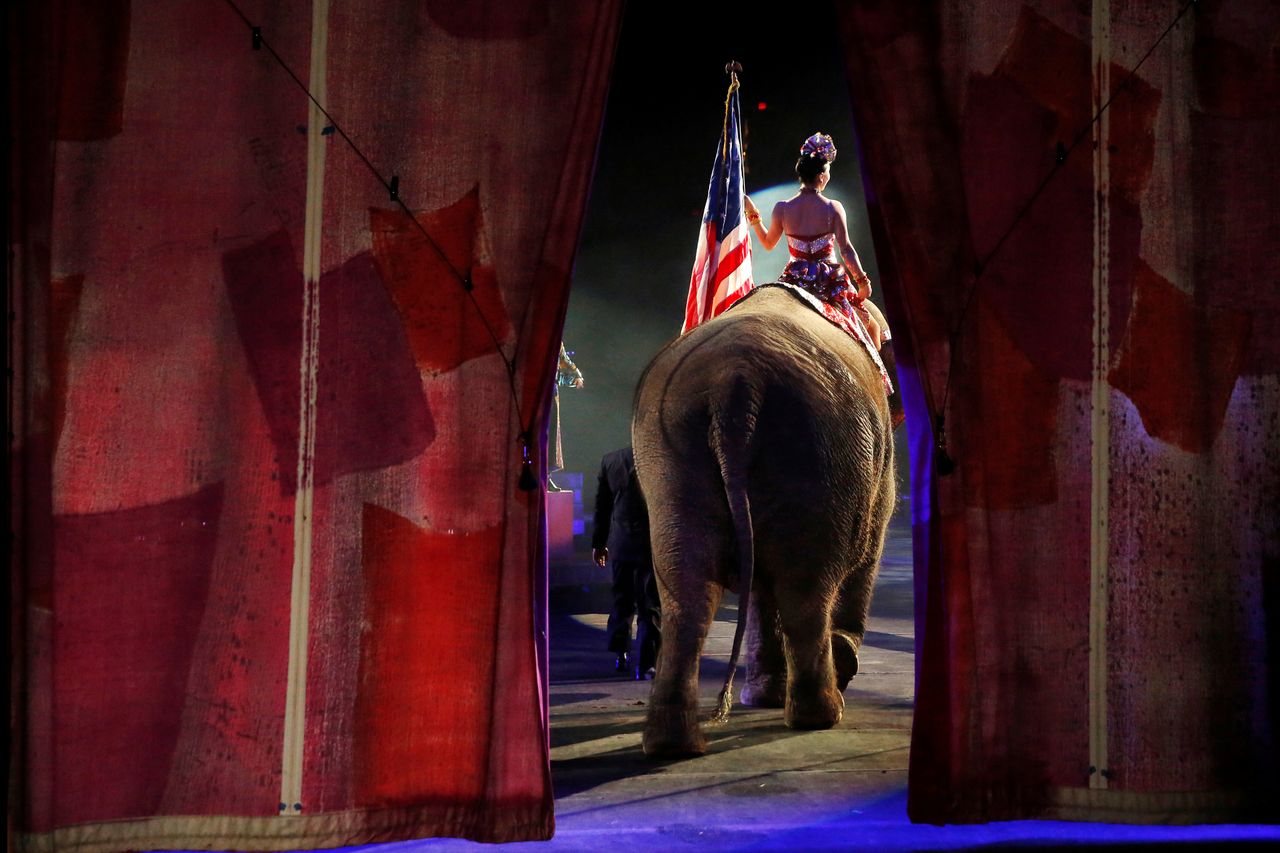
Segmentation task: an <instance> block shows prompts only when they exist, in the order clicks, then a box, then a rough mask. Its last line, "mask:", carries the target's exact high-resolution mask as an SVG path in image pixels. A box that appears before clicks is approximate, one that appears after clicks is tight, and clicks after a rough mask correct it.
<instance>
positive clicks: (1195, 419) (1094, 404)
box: [839, 0, 1280, 823]
mask: <svg viewBox="0 0 1280 853" xmlns="http://www.w3.org/2000/svg"><path fill="white" fill-rule="evenodd" d="M1185 5H1186V4H1184V3H1181V2H1165V3H1154V4H1153V3H1149V2H1137V0H1094V2H1093V3H1092V4H1090V3H1084V4H1081V3H1076V2H1065V0H1042V2H1030V3H1019V2H1013V0H1008V2H1004V0H994V2H983V3H977V4H969V3H949V4H912V3H907V4H904V3H897V2H868V3H857V4H847V5H842V6H841V11H840V15H839V18H840V26H841V29H842V34H843V39H844V44H845V46H846V53H847V65H848V70H849V78H850V87H851V95H852V100H853V104H854V114H855V121H856V125H857V128H858V132H859V134H860V137H861V142H862V148H863V154H864V167H865V171H866V173H867V178H868V180H867V183H868V190H869V193H870V203H871V211H872V215H873V220H874V225H875V228H876V230H877V246H876V248H877V253H878V256H879V259H880V267H881V270H882V272H883V274H884V293H885V298H886V300H887V303H888V311H889V318H890V320H891V322H892V323H893V325H894V327H895V330H897V331H898V334H897V335H895V340H896V341H897V342H898V346H899V348H900V352H899V354H900V357H901V362H900V364H901V365H902V366H901V368H900V369H901V370H902V372H903V386H904V389H905V391H906V392H907V398H908V399H907V402H908V405H909V406H910V409H909V414H910V424H909V434H910V438H911V443H912V452H913V457H914V458H913V460H912V462H913V492H914V495H915V498H916V504H915V534H916V570H917V580H918V590H919V595H918V596H917V607H918V614H919V616H918V620H917V621H918V624H919V625H920V636H921V643H922V647H921V654H920V657H919V660H918V689H917V705H916V716H915V724H914V729H913V738H912V753H911V773H910V793H909V810H910V814H911V816H912V818H913V819H915V820H918V821H929V822H938V823H943V822H972V821H985V820H994V819H1013V818H1027V817H1060V818H1086V819H1095V820H1121V821H1126V820H1127V821H1166V820H1168V821H1227V820H1242V819H1260V820H1274V818H1275V812H1274V809H1273V808H1271V807H1272V806H1273V804H1274V801H1275V800H1274V798H1275V794H1276V790H1277V787H1278V781H1280V780H1278V778H1277V774H1278V771H1277V767H1280V760H1278V759H1280V756H1278V755H1277V745H1276V733H1277V725H1276V721H1277V715H1278V713H1280V693H1278V692H1277V685H1278V684H1280V672H1278V670H1280V654H1277V649H1278V646H1280V627H1278V622H1277V620H1278V619H1280V530H1278V524H1280V522H1278V521H1277V518H1278V516H1277V513H1276V507H1277V506H1280V452H1278V450H1280V377H1278V375H1277V374H1278V373H1280V287H1277V279H1276V271H1277V258H1278V257H1280V153H1278V152H1280V148H1277V146H1276V145H1275V140H1276V139H1277V138H1278V134H1280V114H1278V113H1277V111H1276V106H1275V105H1276V103H1277V102H1278V99H1280V68H1278V67H1277V54H1276V43H1277V42H1276V38H1277V32H1278V28H1280V9H1277V7H1276V6H1275V4H1272V3H1267V2H1262V0H1256V1H1255V0H1242V2H1233V3H1227V2H1200V3H1198V4H1196V5H1195V7H1194V8H1190V9H1187V10H1186V12H1185V14H1184V15H1183V17H1182V18H1181V19H1180V20H1179V21H1178V24H1177V26H1175V27H1174V28H1173V29H1172V30H1171V31H1170V32H1169V33H1168V35H1167V36H1166V37H1165V38H1164V40H1163V41H1162V42H1160V44H1159V46H1158V47H1156V48H1155V50H1154V51H1153V52H1152V53H1151V54H1150V56H1149V58H1147V59H1146V61H1145V64H1143V66H1142V68H1141V70H1140V71H1139V72H1138V74H1137V75H1136V77H1135V78H1134V79H1133V80H1131V81H1129V82H1128V83H1127V84H1125V80H1126V76H1127V72H1128V69H1130V68H1132V67H1133V66H1135V65H1136V64H1137V63H1138V62H1139V61H1140V60H1141V59H1142V58H1143V55H1144V53H1145V52H1146V51H1147V49H1148V48H1150V47H1151V46H1152V45H1154V44H1156V43H1157V42H1158V41H1160V38H1161V34H1162V33H1163V32H1164V30H1165V29H1166V27H1167V26H1168V25H1169V24H1170V23H1171V22H1172V21H1174V20H1175V18H1177V16H1178V15H1179V12H1180V10H1182V9H1183V8H1184V6H1185ZM1122 84H1123V85H1122ZM1117 90H1120V91H1119V92H1118V94H1115V96H1114V100H1112V101H1111V102H1110V106H1109V108H1108V109H1106V110H1105V112H1103V114H1102V118H1101V119H1099V121H1097V122H1094V123H1092V124H1091V119H1092V118H1093V116H1094V115H1095V114H1096V113H1098V112H1099V110H1101V108H1102V106H1103V105H1104V104H1105V103H1106V102H1107V99H1108V97H1109V96H1110V95H1111V93H1113V92H1116V91H1117ZM1077 136H1080V142H1079V144H1077V145H1074V147H1073V141H1074V140H1075V139H1076V138H1077ZM1059 161H1061V162H1059ZM1046 178H1047V182H1045V183H1044V184H1043V187H1042V188H1041V183H1042V182H1044V181H1046ZM1038 188H1040V189H1038ZM1037 193H1038V194H1037ZM1032 199H1034V200H1032ZM1028 202H1030V204H1029V205H1028ZM1015 223H1016V225H1015ZM970 294H972V301H969V296H970ZM948 378H949V380H950V384H949V387H948ZM937 417H944V418H945V420H944V423H943V426H944V428H945V444H946V450H947V453H948V455H949V456H950V457H951V458H953V459H954V461H955V470H954V473H950V474H949V475H947V474H945V471H944V470H943V469H941V468H940V467H939V466H938V465H937V464H935V463H936V460H935V458H934V455H933V445H934V443H935V441H936V439H937V438H938V435H937V426H938V425H937V422H936V420H935V418H937Z"/></svg>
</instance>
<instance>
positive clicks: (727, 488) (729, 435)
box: [709, 380, 759, 725]
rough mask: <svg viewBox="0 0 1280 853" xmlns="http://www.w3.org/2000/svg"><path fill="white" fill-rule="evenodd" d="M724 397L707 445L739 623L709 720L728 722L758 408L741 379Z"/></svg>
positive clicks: (748, 566)
mask: <svg viewBox="0 0 1280 853" xmlns="http://www.w3.org/2000/svg"><path fill="white" fill-rule="evenodd" d="M725 391H726V392H727V393H726V394H725V398H724V399H722V400H721V401H720V405H718V406H716V407H715V410H714V411H715V415H713V417H712V422H711V430H710V439H711V449H712V451H713V452H714V453H715V455H716V459H717V461H718V462H719V464H720V477H721V480H722V481H723V482H724V494H725V498H726V499H727V500H728V503H729V517H730V520H731V521H732V523H733V539H734V546H735V550H736V552H737V555H738V590H739V592H738V625H737V627H736V628H734V631H733V648H732V650H731V651H730V652H729V671H728V674H726V675H725V679H724V688H723V689H722V690H721V691H720V700H719V702H718V703H717V706H716V712H715V714H714V715H713V716H712V717H711V719H710V721H709V722H710V723H712V724H715V725H718V724H721V723H724V722H727V721H728V719H729V711H730V710H731V709H732V708H733V676H734V673H735V672H736V671H737V669H738V655H739V654H740V653H741V651H742V636H743V634H744V633H745V630H746V627H747V614H748V613H749V612H750V607H751V579H752V574H753V572H754V570H755V534H754V532H753V531H752V527H751V502H750V501H749V500H748V498H747V459H748V451H747V448H748V447H749V446H750V440H751V435H752V432H753V431H754V427H755V423H756V414H757V412H758V411H759V399H758V397H757V396H756V395H755V393H754V390H753V389H752V388H751V387H750V386H749V384H748V383H746V382H745V381H742V380H739V381H737V382H732V383H729V384H728V385H727V387H726V388H725Z"/></svg>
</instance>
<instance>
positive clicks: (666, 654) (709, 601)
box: [643, 576, 722, 758]
mask: <svg viewBox="0 0 1280 853" xmlns="http://www.w3.org/2000/svg"><path fill="white" fill-rule="evenodd" d="M659 584H660V588H662V591H663V597H662V600H663V608H664V612H663V617H662V618H663V631H662V647H661V648H660V649H659V650H658V667H657V672H656V674H655V675H654V678H653V689H652V691H651V692H650V694H649V713H648V715H647V716H646V718H645V724H644V738H643V744H644V753H645V755H647V756H649V757H651V758H687V757H690V756H695V755H702V754H703V753H704V752H706V751H707V740H706V737H704V736H703V734H702V730H701V728H699V726H698V663H699V659H700V658H701V655H702V644H703V642H704V641H705V640H706V637H707V631H708V630H709V629H710V628H711V622H712V620H713V619H714V618H715V611H716V607H717V606H718V605H719V603H720V594H721V592H722V590H721V589H720V586H719V585H718V584H715V583H711V582H707V583H706V584H705V587H704V588H703V589H701V590H695V591H688V590H687V591H686V592H692V593H693V594H692V595H691V596H689V597H681V598H680V599H674V598H673V596H672V595H671V594H670V592H671V591H670V589H669V588H668V587H665V586H663V585H662V584H661V576H660V577H659ZM675 600H679V601H681V602H682V603H686V604H685V606H683V607H677V606H675V605H674V601H675Z"/></svg>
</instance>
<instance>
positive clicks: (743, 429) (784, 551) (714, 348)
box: [632, 290, 893, 755]
mask: <svg viewBox="0 0 1280 853" xmlns="http://www.w3.org/2000/svg"><path fill="white" fill-rule="evenodd" d="M858 347H859V345H858V344H857V343H856V342H854V341H853V340H852V339H850V338H849V337H848V336H847V335H845V334H844V333H843V332H841V331H839V330H837V329H835V328H834V327H833V326H831V325H829V324H828V323H827V322H826V321H825V320H823V319H822V318H821V317H819V316H818V315H817V314H816V313H815V312H812V311H810V310H809V309H808V308H806V307H804V306H802V305H800V304H799V303H798V302H797V301H796V300H795V299H794V297H792V296H791V295H790V294H788V293H785V292H782V291H772V290H771V291H765V292H761V293H757V294H755V295H753V296H752V298H751V299H750V300H748V301H747V302H745V303H743V304H742V305H740V306H738V307H735V308H734V309H733V310H732V311H730V312H728V313H727V314H725V315H722V316H721V317H719V318H717V319H715V320H713V321H711V322H709V323H707V324H704V325H703V326H701V327H699V328H697V329H695V330H693V331H692V332H690V333H689V334H687V335H684V336H682V337H681V338H679V339H677V340H676V341H674V342H672V344H670V345H669V346H668V347H667V348H665V349H664V350H663V351H662V352H660V353H659V354H658V355H657V356H656V357H655V358H654V360H653V362H652V364H651V365H650V366H649V368H648V370H647V371H646V372H645V375H644V376H643V377H642V379H641V382H640V386H639V388H638V389H637V393H636V401H635V412H634V418H633V422H632V442H633V445H634V448H635V454H636V468H637V474H638V475H639V478H640V483H641V487H642V489H643V490H644V492H645V495H646V499H647V502H648V505H649V509H650V531H651V541H652V546H653V556H654V565H655V570H656V573H657V577H658V583H659V590H660V593H661V596H662V603H663V650H662V653H661V656H660V660H659V666H658V677H657V679H656V680H655V682H654V688H653V695H652V696H651V698H650V714H649V720H648V723H647V724H646V730H645V749H646V752H650V753H658V754H665V755H680V754H696V753H699V752H701V751H703V749H704V746H705V741H703V739H702V735H701V733H700V731H699V730H698V727H697V720H696V707H697V687H698V685H697V677H698V672H697V662H698V657H699V655H700V652H701V646H702V642H703V640H704V638H705V636H706V632H707V629H708V627H709V625H710V623H711V620H712V618H713V616H714V610H715V607H716V605H717V604H718V601H719V597H720V593H721V588H722V586H729V587H737V588H739V590H740V591H741V590H742V588H743V587H744V586H746V587H748V588H749V583H748V584H739V583H738V582H737V581H738V579H739V574H740V573H741V574H745V575H746V576H747V577H750V575H751V572H752V565H753V563H752V561H753V559H754V560H756V561H757V562H758V564H759V566H760V569H761V572H762V573H763V575H764V580H765V582H766V583H768V582H771V581H770V579H771V577H772V576H773V575H774V573H775V571H793V569H791V568H789V567H790V566H795V567H796V568H795V569H794V571H797V572H801V573H805V574H807V575H809V577H808V578H806V579H805V580H803V582H802V583H801V584H800V585H801V586H805V587H806V588H812V589H818V588H829V589H832V590H834V589H835V586H834V585H835V584H837V583H838V580H837V576H842V572H846V571H847V570H848V569H849V566H850V564H851V562H856V563H858V564H860V565H863V566H866V565H867V564H868V562H870V563H874V562H876V561H878V557H879V550H880V545H881V543H882V542H883V533H884V525H885V522H886V521H887V517H888V511H889V508H890V507H891V505H892V501H893V483H892V476H891V470H892V453H893V448H892V437H891V428H890V423H889V413H888V406H887V403H886V401H885V399H884V393H883V388H882V386H881V384H880V377H879V374H878V372H877V370H876V369H875V368H874V367H873V366H872V362H871V360H870V358H869V357H868V355H867V354H866V353H865V352H862V351H861V350H860V349H859V348H858ZM748 508H749V511H748ZM860 547H861V551H860V550H859V548H860ZM806 549H808V550H809V551H810V552H811V553H804V551H805V550H806ZM864 574H868V575H869V578H873V577H874V568H872V569H871V570H870V571H869V572H864ZM867 582H868V583H870V580H868V581H867ZM868 591H869V590H868ZM828 599H829V600H827V601H825V602H821V603H820V606H819V610H821V611H822V613H821V618H819V619H817V620H816V624H826V623H824V622H823V620H824V619H829V614H830V609H831V604H832V601H831V600H830V599H834V592H832V593H831V594H830V595H829V596H828ZM826 642H827V640H826V637H825V635H824V637H823V643H826ZM824 647H825V646H824ZM826 666H827V668H828V670H829V669H830V664H829V654H828V663H826ZM828 680H829V681H830V680H831V679H828ZM828 698H830V697H828ZM832 701H834V702H837V703H839V708H842V707H843V702H842V701H841V700H840V698H839V696H838V694H837V695H836V696H835V697H834V699H833V700H832ZM829 704H830V703H829ZM839 708H836V709H835V710H834V713H835V717H834V719H831V717H830V714H831V712H832V709H831V708H830V707H828V708H826V710H824V711H822V712H820V713H818V716H819V717H823V718H824V719H826V720H827V722H826V723H817V724H815V725H830V724H832V723H833V722H834V720H838V719H839ZM824 715H825V716H824ZM788 721H789V722H793V720H792V717H791V708H790V706H788ZM798 724H804V720H803V719H799V718H798Z"/></svg>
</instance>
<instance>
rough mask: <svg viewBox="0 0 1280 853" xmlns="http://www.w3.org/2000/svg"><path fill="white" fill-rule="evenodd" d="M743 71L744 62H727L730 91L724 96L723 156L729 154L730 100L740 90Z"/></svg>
mask: <svg viewBox="0 0 1280 853" xmlns="http://www.w3.org/2000/svg"><path fill="white" fill-rule="evenodd" d="M740 71H742V63H741V62H738V61H737V60H736V59H730V60H729V61H728V62H726V63H725V66H724V73H725V74H728V75H729V91H728V93H727V94H725V96H724V128H723V132H722V133H721V134H720V138H721V139H723V140H724V143H723V147H724V150H723V151H722V152H721V156H722V157H728V156H729V101H730V99H732V98H733V93H734V92H736V91H737V90H738V85H739V84H738V73H739V72H740Z"/></svg>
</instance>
